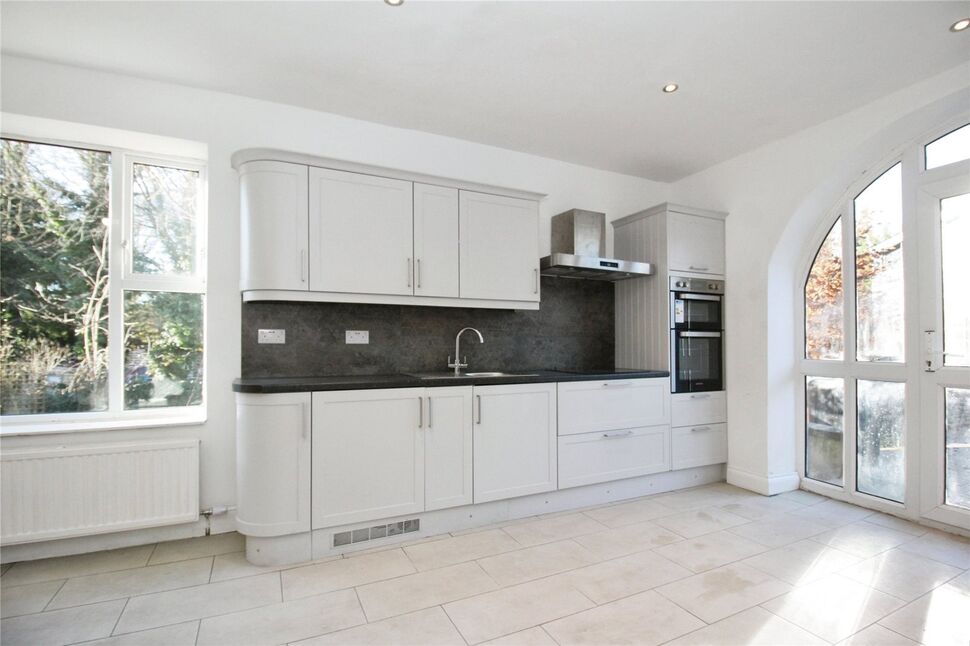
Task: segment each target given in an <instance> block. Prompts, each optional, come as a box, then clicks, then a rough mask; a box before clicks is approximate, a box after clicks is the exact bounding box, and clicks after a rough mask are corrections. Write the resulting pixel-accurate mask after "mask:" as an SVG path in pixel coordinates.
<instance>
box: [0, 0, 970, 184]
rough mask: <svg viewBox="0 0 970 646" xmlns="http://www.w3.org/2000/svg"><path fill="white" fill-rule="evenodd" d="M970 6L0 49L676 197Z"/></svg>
mask: <svg viewBox="0 0 970 646" xmlns="http://www.w3.org/2000/svg"><path fill="white" fill-rule="evenodd" d="M967 6H968V5H967V3H966V2H831V3H830V2H760V3H747V2H644V3H632V2H606V3H603V2H571V3H557V2H442V3H439V2H418V1H416V0H406V2H405V4H404V5H403V6H401V7H390V6H387V5H385V4H384V3H383V2H381V1H380V0H368V1H366V2H293V3H280V2H268V3H263V2H214V3H208V2H188V3H161V2H130V3H128V2H126V3H113V2H69V3H44V2H8V1H4V2H3V3H2V4H0V12H2V41H0V42H2V50H3V52H4V53H9V54H15V55H22V56H29V57H34V58H39V59H44V60H50V61H55V62H61V63H67V64H72V65H79V66H83V67H90V68H97V69H104V70H110V71H117V72H122V73H127V74H133V75H137V76H141V77H147V78H153V79H159V80H165V81H172V82H176V83H183V84H186V85H192V86H196V87H201V88H209V89H214V90H220V91H225V92H231V93H234V94H240V95H245V96H250V97H256V98H260V99H268V100H272V101H278V102H282V103H288V104H293V105H298V106H304V107H308V108H314V109H318V110H324V111H327V112H333V113H337V114H342V115H347V116H352V117H357V118H360V119H366V120H370V121H376V122H380V123H385V124H390V125H394V126H400V127H404V128H414V129H417V130H424V131H428V132H434V133H439V134H444V135H450V136H454V137H459V138H462V139H468V140H472V141H477V142H482V143H487V144H492V145H495V146H500V147H503V148H510V149H514V150H520V151H525V152H530V153H535V154H538V155H543V156H546V157H552V158H555V159H561V160H566V161H571V162H576V163H579V164H584V165H587V166H593V167H597V168H603V169H608V170H613V171H618V172H622V173H628V174H631V175H638V176H641V177H646V178H650V179H655V180H662V181H670V180H675V179H678V178H680V177H683V176H685V175H688V174H691V173H694V172H696V171H699V170H701V169H704V168H706V167H708V166H710V165H712V164H715V163H717V162H719V161H722V160H725V159H728V158H731V157H733V156H735V155H738V154H740V153H743V152H745V151H747V150H750V149H753V148H755V147H757V146H759V145H762V144H764V143H766V142H768V141H771V140H773V139H777V138H779V137H782V136H785V135H787V134H790V133H792V132H795V131H798V130H801V129H803V128H806V127H808V126H811V125H813V124H816V123H819V122H821V121H824V120H826V119H829V118H832V117H834V116H836V115H839V114H842V113H844V112H847V111H849V110H851V109H853V108H855V107H857V106H860V105H863V104H865V103H867V102H869V101H871V100H873V99H876V98H878V97H880V96H883V95H886V94H888V93H890V92H892V91H894V90H896V89H899V88H902V87H905V86H907V85H910V84H912V83H915V82H917V81H919V80H921V79H923V78H926V77H928V76H932V75H934V74H937V73H939V72H942V71H944V70H947V69H950V68H952V67H954V66H956V65H959V64H961V63H964V62H966V61H967V60H968V59H970V30H968V31H966V32H963V33H960V34H953V33H950V32H949V31H948V29H947V28H948V27H949V25H950V24H951V23H953V22H954V21H956V20H957V19H959V18H962V17H964V16H965V15H966V14H968V13H970V11H968V9H967ZM668 82H676V83H679V84H680V85H681V90H680V91H679V92H677V93H676V94H672V95H664V94H662V93H661V92H660V87H661V86H662V85H664V84H665V83H668Z"/></svg>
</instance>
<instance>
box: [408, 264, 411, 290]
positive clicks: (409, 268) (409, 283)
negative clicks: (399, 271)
mask: <svg viewBox="0 0 970 646" xmlns="http://www.w3.org/2000/svg"><path fill="white" fill-rule="evenodd" d="M410 286H411V259H410V258H408V287H410Z"/></svg>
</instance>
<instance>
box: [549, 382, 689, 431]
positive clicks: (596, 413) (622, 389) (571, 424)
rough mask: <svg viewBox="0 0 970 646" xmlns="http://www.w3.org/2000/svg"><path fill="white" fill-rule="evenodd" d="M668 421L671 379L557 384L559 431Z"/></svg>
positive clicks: (612, 427) (626, 426) (629, 426)
mask: <svg viewBox="0 0 970 646" xmlns="http://www.w3.org/2000/svg"><path fill="white" fill-rule="evenodd" d="M669 423H670V380H669V379H667V378H662V379H610V380H604V381H577V382H573V383H561V384H559V435H573V434H576V433H589V432H590V431H609V430H611V429H618V428H636V427H640V426H655V425H657V424H669Z"/></svg>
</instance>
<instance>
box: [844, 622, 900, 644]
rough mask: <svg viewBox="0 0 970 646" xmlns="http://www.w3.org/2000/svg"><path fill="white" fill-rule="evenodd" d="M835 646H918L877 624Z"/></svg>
mask: <svg viewBox="0 0 970 646" xmlns="http://www.w3.org/2000/svg"><path fill="white" fill-rule="evenodd" d="M836 646H919V644H917V643H916V642H914V641H913V640H912V639H909V638H907V637H903V636H902V635H900V634H899V633H897V632H893V631H892V630H889V629H888V628H884V627H882V626H880V625H879V624H872V625H871V626H869V627H868V628H865V629H864V630H860V631H859V632H857V633H856V634H854V635H852V636H851V637H848V638H846V639H843V640H842V641H840V642H839V643H838V644H837V645H836Z"/></svg>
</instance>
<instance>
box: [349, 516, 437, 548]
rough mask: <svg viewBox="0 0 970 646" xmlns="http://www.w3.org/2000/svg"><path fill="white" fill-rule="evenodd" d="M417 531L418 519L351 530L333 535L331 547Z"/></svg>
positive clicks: (418, 527) (419, 526)
mask: <svg viewBox="0 0 970 646" xmlns="http://www.w3.org/2000/svg"><path fill="white" fill-rule="evenodd" d="M419 529H421V519H420V518H412V519H411V520H402V521H400V522H397V523H389V524H387V525H374V526H373V527H364V528H362V529H352V530H350V531H348V532H338V533H336V534H334V535H333V546H334V547H340V546H341V545H352V544H354V543H364V542H366V541H372V540H374V539H376V538H387V537H388V536H397V535H399V534H410V533H411V532H416V531H418V530H419Z"/></svg>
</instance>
